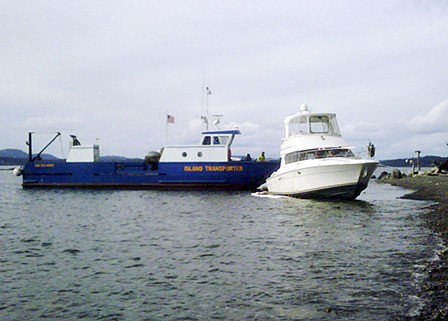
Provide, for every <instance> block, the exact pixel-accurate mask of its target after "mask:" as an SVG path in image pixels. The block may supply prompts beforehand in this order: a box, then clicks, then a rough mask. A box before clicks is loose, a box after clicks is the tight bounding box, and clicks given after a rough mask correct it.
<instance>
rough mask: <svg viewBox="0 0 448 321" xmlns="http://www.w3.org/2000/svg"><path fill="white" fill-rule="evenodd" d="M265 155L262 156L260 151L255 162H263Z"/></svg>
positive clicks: (262, 153)
mask: <svg viewBox="0 0 448 321" xmlns="http://www.w3.org/2000/svg"><path fill="white" fill-rule="evenodd" d="M265 160H266V157H265V156H264V152H261V154H260V156H258V159H257V162H264V161H265Z"/></svg>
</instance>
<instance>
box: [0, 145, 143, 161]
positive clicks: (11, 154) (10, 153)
mask: <svg viewBox="0 0 448 321" xmlns="http://www.w3.org/2000/svg"><path fill="white" fill-rule="evenodd" d="M41 157H42V159H43V160H52V161H60V160H61V159H60V158H57V157H55V156H53V155H50V154H42V155H41ZM101 160H102V161H105V162H139V161H140V162H141V161H143V160H142V159H139V158H127V157H123V156H102V157H101ZM27 161H28V153H25V152H24V151H22V150H20V149H2V150H0V165H21V164H24V163H26V162H27Z"/></svg>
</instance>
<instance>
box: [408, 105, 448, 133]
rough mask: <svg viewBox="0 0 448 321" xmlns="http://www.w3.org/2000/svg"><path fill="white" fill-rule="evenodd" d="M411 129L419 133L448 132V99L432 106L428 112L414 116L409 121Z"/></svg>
mask: <svg viewBox="0 0 448 321" xmlns="http://www.w3.org/2000/svg"><path fill="white" fill-rule="evenodd" d="M409 129H410V131H412V132H414V133H417V134H435V133H447V134H448V99H447V100H445V101H442V102H441V103H439V104H437V105H435V106H434V107H432V108H431V110H430V111H429V112H428V113H427V114H424V115H417V116H414V117H413V118H412V119H411V120H410V121H409ZM447 139H448V137H447Z"/></svg>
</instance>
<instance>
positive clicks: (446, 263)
mask: <svg viewBox="0 0 448 321" xmlns="http://www.w3.org/2000/svg"><path fill="white" fill-rule="evenodd" d="M379 182H383V183H389V184H391V185H394V186H400V187H403V188H406V189H409V190H412V191H413V192H412V193H409V194H407V195H405V196H404V198H409V199H417V200H430V201H435V202H437V203H436V204H434V205H431V206H430V207H429V209H428V212H427V213H426V214H425V222H426V224H427V226H428V227H429V228H430V229H431V230H432V231H434V232H435V233H437V234H439V235H440V237H441V238H442V239H443V242H444V245H445V246H447V245H448V175H447V174H439V175H437V176H429V175H417V176H413V177H411V176H406V177H403V178H395V179H394V178H386V179H382V180H379ZM439 256H440V260H438V261H435V262H433V263H431V264H430V265H429V266H428V268H427V269H428V270H427V272H428V278H427V279H426V280H425V282H424V283H423V285H422V288H421V294H420V296H421V297H422V298H423V299H424V300H425V305H424V307H423V308H422V310H421V312H420V314H419V315H418V316H415V317H409V318H407V319H405V320H448V250H444V251H442V252H441V253H440V254H439Z"/></svg>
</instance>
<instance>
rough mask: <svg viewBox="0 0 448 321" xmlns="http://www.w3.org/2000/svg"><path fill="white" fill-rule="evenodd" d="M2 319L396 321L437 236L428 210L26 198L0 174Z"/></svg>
mask: <svg viewBox="0 0 448 321" xmlns="http://www.w3.org/2000/svg"><path fill="white" fill-rule="evenodd" d="M0 182H1V185H0V212H1V214H0V215H1V222H0V240H1V243H0V255H1V256H0V279H1V283H0V284H1V285H0V293H1V295H0V319H1V320H39V319H41V320H75V319H85V320H393V319H394V318H396V317H398V316H404V315H409V314H412V313H415V311H416V310H417V309H418V307H419V304H420V302H419V299H418V297H417V296H416V294H417V288H418V286H419V284H420V282H421V279H422V277H423V275H422V271H423V268H424V264H425V262H427V260H429V259H431V258H432V257H433V256H434V253H435V250H436V249H437V246H438V245H437V238H436V237H435V236H434V235H432V234H431V233H430V232H429V231H428V230H426V228H425V227H423V224H422V213H424V206H426V205H427V204H426V203H424V202H417V201H411V200H403V199H397V197H398V196H400V195H402V194H403V190H401V189H399V188H396V187H392V186H388V185H382V184H376V183H374V182H373V183H372V184H371V185H370V186H369V188H368V189H367V190H366V192H365V193H363V194H362V195H361V196H360V197H359V200H358V201H353V202H338V201H332V202H331V201H330V202H327V201H313V200H300V199H291V198H280V199H269V198H259V197H254V196H251V195H250V193H248V192H222V193H221V192H213V193H211V192H166V191H164V192H158V191H98V190H56V189H55V190H23V189H22V188H21V187H20V179H19V178H15V177H13V176H12V173H11V172H10V171H0Z"/></svg>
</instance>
